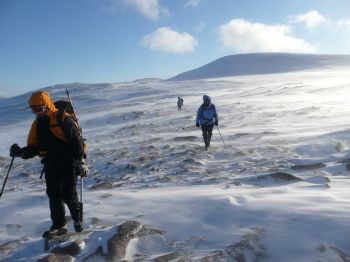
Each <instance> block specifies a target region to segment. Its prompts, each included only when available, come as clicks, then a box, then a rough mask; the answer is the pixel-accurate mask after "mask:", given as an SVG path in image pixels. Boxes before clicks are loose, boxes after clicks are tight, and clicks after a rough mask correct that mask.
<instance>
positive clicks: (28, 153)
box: [20, 119, 39, 159]
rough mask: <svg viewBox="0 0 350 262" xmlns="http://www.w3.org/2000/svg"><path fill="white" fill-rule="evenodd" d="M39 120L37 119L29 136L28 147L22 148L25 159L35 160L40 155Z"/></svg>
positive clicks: (22, 155)
mask: <svg viewBox="0 0 350 262" xmlns="http://www.w3.org/2000/svg"><path fill="white" fill-rule="evenodd" d="M37 129H38V120H37V119H35V120H34V122H33V124H32V126H31V128H30V131H29V135H28V139H27V146H25V147H23V148H21V155H20V157H22V158H23V159H29V158H33V157H35V156H37V155H39V151H38V134H37V132H38V131H37Z"/></svg>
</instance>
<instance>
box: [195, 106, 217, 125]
mask: <svg viewBox="0 0 350 262" xmlns="http://www.w3.org/2000/svg"><path fill="white" fill-rule="evenodd" d="M215 119H217V120H218V121H219V117H218V114H217V113H216V108H215V105H214V104H212V103H210V105H209V106H206V105H204V104H202V105H201V106H200V107H199V108H198V111H197V118H196V124H200V125H205V126H209V125H214V122H215Z"/></svg>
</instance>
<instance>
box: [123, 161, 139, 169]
mask: <svg viewBox="0 0 350 262" xmlns="http://www.w3.org/2000/svg"><path fill="white" fill-rule="evenodd" d="M137 167H138V164H137V163H135V162H129V163H128V164H127V166H126V168H127V169H130V170H135V169H136V168H137Z"/></svg>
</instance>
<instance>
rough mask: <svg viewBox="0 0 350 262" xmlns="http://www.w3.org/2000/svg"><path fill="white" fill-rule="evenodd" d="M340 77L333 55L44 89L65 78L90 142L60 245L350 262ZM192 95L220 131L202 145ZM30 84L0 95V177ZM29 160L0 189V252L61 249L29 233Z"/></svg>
mask: <svg viewBox="0 0 350 262" xmlns="http://www.w3.org/2000/svg"><path fill="white" fill-rule="evenodd" d="M349 86H350V70H349V69H348V68H346V67H337V68H333V69H331V68H327V69H322V70H321V69H319V68H317V69H314V70H311V69H310V68H308V70H302V71H298V72H284V73H279V72H276V73H273V72H269V74H259V75H240V76H230V77H224V78H220V77H217V76H216V77H215V78H211V79H206V80H205V79H202V80H188V81H182V82H181V81H166V82H163V81H161V80H159V79H144V80H138V81H133V82H126V83H105V84H80V83H75V84H67V85H56V86H52V87H49V88H47V90H48V91H49V92H50V94H51V96H52V97H53V98H54V99H62V98H65V88H68V89H69V90H70V93H71V96H72V99H73V104H74V106H75V108H76V113H77V115H78V117H79V121H80V124H81V126H82V128H83V131H84V136H85V137H86V140H87V144H88V146H89V148H88V149H89V150H88V164H89V168H90V174H89V177H88V178H86V179H84V196H83V201H84V214H85V226H86V228H87V230H88V231H89V233H88V234H87V235H85V236H84V237H83V238H84V239H83V242H79V243H80V244H79V245H78V246H79V250H80V251H79V252H78V253H75V254H71V253H69V257H70V258H73V257H74V259H75V260H76V261H83V260H85V261H101V260H102V261H103V260H104V259H105V260H108V259H110V260H113V259H114V260H115V261H118V259H119V260H120V259H125V260H128V261H203V262H204V261H284V262H286V261H290V262H292V261H293V262H294V261H323V262H325V261H349V259H350V257H349V256H350V242H349V236H350V227H349V218H350V200H349V199H350V191H349V187H350V180H349V169H350V142H349V141H350V129H349V126H350V118H349V116H350V102H349V97H350V89H349ZM203 94H208V95H210V96H211V97H212V102H213V103H214V104H215V105H216V108H217V111H218V114H219V129H220V132H221V134H222V138H223V140H224V143H225V144H223V142H222V140H221V137H220V135H219V132H218V129H214V131H213V138H212V143H211V148H210V149H209V150H208V151H206V150H204V145H203V142H202V137H201V132H200V129H197V128H196V127H195V126H194V124H195V115H196V111H197V109H198V107H199V105H200V104H201V102H202V95H203ZM29 95H30V94H29V93H28V94H24V95H21V96H18V97H13V98H6V99H4V100H2V101H1V106H0V134H1V135H0V144H1V148H0V168H1V170H0V171H1V176H0V179H1V180H0V181H1V183H2V182H3V180H4V178H5V175H6V173H7V171H8V165H9V163H10V158H9V156H8V151H9V147H10V145H11V144H13V143H18V144H19V145H20V146H23V145H25V143H26V137H27V134H28V131H29V128H30V125H31V122H32V120H33V115H32V114H31V113H30V112H28V111H26V110H24V111H23V110H22V109H23V108H25V107H26V100H27V99H28V97H29ZM178 96H181V97H183V98H184V106H183V109H182V111H180V112H178V111H177V105H176V102H177V97H178ZM41 168H42V166H41V164H40V159H38V158H35V159H33V160H27V161H24V160H22V159H17V158H16V159H15V161H14V167H13V169H12V170H11V172H10V176H9V179H8V183H7V185H6V188H5V191H4V194H3V196H2V198H1V199H0V211H1V219H0V260H3V261H37V260H39V259H41V258H43V257H46V256H47V255H48V254H50V253H55V254H56V255H57V254H62V251H61V253H60V252H57V249H55V248H57V246H54V247H53V248H51V247H50V246H49V248H47V243H45V241H44V240H43V239H42V238H41V235H42V232H43V231H44V230H46V229H47V228H48V227H49V226H50V219H49V208H48V200H47V197H46V195H45V182H44V181H43V180H40V179H39V177H40V173H41ZM1 185H2V184H1ZM68 214H69V213H67V215H68ZM130 221H136V222H137V223H136V222H132V223H131V222H130ZM125 222H130V223H131V224H127V225H128V226H130V227H131V228H132V229H130V232H132V233H130V234H126V235H125V237H124V238H123V237H121V236H119V238H118V236H117V237H115V238H114V240H113V241H114V242H113V241H112V242H113V243H116V242H118V241H120V240H121V239H123V240H125V239H127V240H128V242H127V244H126V245H125V249H124V251H125V252H124V253H123V252H121V253H118V254H117V255H116V254H115V253H114V252H112V251H111V243H112V242H110V241H109V240H110V239H111V237H112V236H113V235H114V234H115V233H117V232H119V233H121V232H122V229H123V228H120V227H119V228H117V226H118V225H121V224H123V223H125ZM133 223H134V224H133ZM69 229H70V230H71V231H72V230H73V227H72V225H71V224H69ZM131 236H132V237H131ZM129 240H130V241H129ZM80 241H82V240H80ZM82 243H83V244H82ZM118 243H119V242H118ZM63 244H64V243H63ZM98 247H100V249H99V248H98ZM55 250H56V251H55ZM65 250H66V249H65ZM98 250H99V252H100V253H99V252H97V251H98ZM101 250H102V251H101ZM67 252H68V251H67ZM65 255H67V254H65Z"/></svg>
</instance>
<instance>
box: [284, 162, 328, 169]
mask: <svg viewBox="0 0 350 262" xmlns="http://www.w3.org/2000/svg"><path fill="white" fill-rule="evenodd" d="M325 166H326V165H325V164H323V163H313V164H305V165H295V166H292V167H291V168H292V169H294V170H313V169H319V168H323V167H325Z"/></svg>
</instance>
